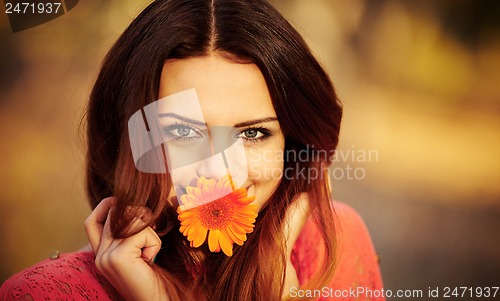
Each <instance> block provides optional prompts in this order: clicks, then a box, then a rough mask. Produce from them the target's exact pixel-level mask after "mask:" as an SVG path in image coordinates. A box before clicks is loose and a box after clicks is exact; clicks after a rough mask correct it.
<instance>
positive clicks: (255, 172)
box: [247, 148, 283, 183]
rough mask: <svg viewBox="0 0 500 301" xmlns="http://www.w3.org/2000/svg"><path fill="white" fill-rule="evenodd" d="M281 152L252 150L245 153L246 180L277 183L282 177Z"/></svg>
mask: <svg viewBox="0 0 500 301" xmlns="http://www.w3.org/2000/svg"><path fill="white" fill-rule="evenodd" d="M282 153H283V152H282V151H281V150H275V149H265V148H259V149H256V148H253V149H250V150H249V151H247V164H248V178H249V180H250V181H252V182H254V183H256V182H263V181H266V182H269V181H270V182H279V180H280V179H281V177H282V176H283V155H282Z"/></svg>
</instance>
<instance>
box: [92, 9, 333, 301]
mask: <svg viewBox="0 0 500 301" xmlns="http://www.w3.org/2000/svg"><path fill="white" fill-rule="evenodd" d="M214 52H217V53H223V54H227V55H229V56H232V57H235V58H240V59H243V60H245V61H250V62H252V63H254V64H256V65H257V66H258V67H259V68H260V71H261V72H262V74H263V76H264V78H265V80H266V83H267V87H268V89H269V93H270V95H271V98H272V102H273V106H274V109H275V111H276V114H277V117H278V120H279V123H280V127H281V129H282V131H283V133H284V135H285V152H290V151H292V152H293V151H295V152H299V151H302V152H307V157H308V158H309V159H308V160H292V159H288V160H287V159H286V158H285V163H284V164H285V166H284V168H285V169H287V168H288V169H308V170H310V169H315V170H316V171H324V170H325V168H327V166H328V165H329V164H330V162H331V161H330V160H331V158H330V157H325V156H319V155H318V153H320V151H321V152H327V153H329V154H333V152H334V150H335V148H336V146H337V142H338V134H339V128H340V120H341V116H342V108H341V105H340V103H339V101H338V100H337V97H336V94H335V91H334V88H333V85H332V83H331V81H330V79H329V77H328V76H327V74H326V73H325V71H324V70H323V69H322V67H321V66H320V65H319V63H318V62H317V61H316V59H315V58H314V57H313V55H312V54H311V52H310V50H309V49H308V47H307V46H306V44H305V42H304V41H303V39H302V38H301V36H300V35H299V34H298V33H297V31H296V30H295V29H294V28H293V27H292V26H291V25H290V24H289V23H288V22H287V21H286V20H285V19H284V18H283V17H282V16H281V15H280V13H279V12H278V11H276V10H275V9H274V8H273V7H272V6H271V5H270V4H268V3H267V2H266V1H264V0H190V1H187V0H186V1H181V0H164V1H154V2H153V3H151V4H150V5H149V6H148V7H147V8H146V9H145V10H144V11H143V12H142V13H141V14H140V15H139V16H138V17H137V18H136V19H135V20H134V21H133V22H132V23H131V24H130V26H129V27H128V28H127V29H126V30H125V32H124V33H123V34H122V35H121V36H120V37H119V39H118V40H117V42H116V43H115V44H114V46H113V47H112V48H111V50H110V51H109V53H108V54H107V56H106V58H105V60H104V62H103V64H102V68H101V71H100V73H99V76H98V78H97V80H96V83H95V85H94V88H93V90H92V93H91V95H90V100H89V105H88V110H87V142H88V152H87V165H86V167H87V169H86V173H87V174H86V188H87V193H88V198H89V201H90V204H91V206H92V207H95V206H97V204H98V203H99V202H100V201H101V200H102V199H103V198H105V197H108V196H110V195H114V196H116V197H117V199H118V202H117V205H116V206H117V210H114V211H113V213H114V214H113V216H112V217H111V218H112V221H113V223H112V227H111V230H112V232H113V235H114V236H115V237H124V236H126V235H130V233H127V231H126V230H127V227H128V225H129V223H130V221H131V218H132V216H131V215H130V214H125V212H126V210H125V208H126V207H127V206H146V207H148V208H150V209H151V210H152V212H153V217H154V218H153V219H152V220H151V225H152V224H155V226H156V227H157V229H158V231H159V232H160V236H161V239H162V241H163V245H162V249H161V251H160V253H159V254H158V256H157V259H156V265H155V268H156V269H158V272H159V273H160V274H161V275H162V277H163V279H164V280H165V282H166V284H167V290H168V293H169V295H170V296H171V298H172V300H186V299H190V298H192V299H196V300H200V299H205V300H280V299H281V298H282V295H283V287H284V271H285V268H286V255H285V254H286V252H287V250H285V237H284V232H283V227H284V220H283V218H282V217H283V216H285V212H286V210H287V208H288V207H289V205H290V204H291V203H292V202H293V201H294V199H296V196H297V195H298V193H300V192H307V194H308V199H309V206H310V212H311V216H312V217H313V218H314V220H315V222H316V223H317V225H318V228H319V229H320V231H321V234H322V236H323V238H324V245H325V254H322V255H323V256H321V257H322V258H323V259H324V262H323V264H320V265H319V272H318V273H317V274H316V275H315V277H314V278H313V279H312V280H311V281H310V282H309V283H307V284H306V285H305V286H306V287H309V288H319V287H321V286H322V285H325V284H327V283H328V282H329V281H330V279H331V277H332V275H333V271H334V266H335V245H336V244H335V227H334V223H333V219H334V216H333V211H332V207H331V200H330V196H329V190H328V183H327V179H326V178H325V177H323V176H322V174H321V176H320V177H316V178H304V177H288V178H283V179H282V180H281V182H280V184H279V185H278V187H277V188H276V191H275V192H274V194H273V195H272V196H271V197H270V199H269V201H268V202H267V204H266V205H265V206H264V207H263V208H262V210H261V211H260V213H259V217H258V219H257V222H256V225H255V230H254V232H253V233H251V234H249V235H248V241H247V242H246V243H245V244H244V245H243V246H241V247H240V246H236V245H235V247H234V254H233V256H232V257H229V258H228V257H226V256H225V255H224V254H223V253H210V252H208V250H207V248H205V247H204V246H202V247H200V248H198V249H193V248H191V247H189V245H188V244H187V241H186V239H185V238H184V237H183V236H182V234H181V233H180V232H179V230H178V227H179V221H178V220H177V215H176V213H175V209H176V208H173V206H171V205H170V204H169V203H168V200H167V199H168V195H169V192H170V191H171V189H172V184H171V180H170V178H169V175H168V173H167V174H147V173H142V172H139V171H138V170H137V169H136V168H135V166H134V162H133V159H132V154H131V149H130V142H129V138H128V129H127V122H128V119H129V118H130V116H132V114H133V113H135V112H136V111H138V110H140V109H141V108H143V107H144V106H145V105H147V104H149V103H151V102H153V101H155V100H157V98H158V89H159V81H160V76H161V71H162V68H163V65H164V63H165V61H166V60H167V59H170V58H187V57H196V56H204V55H207V54H210V53H214Z"/></svg>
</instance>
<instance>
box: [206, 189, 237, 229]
mask: <svg viewBox="0 0 500 301" xmlns="http://www.w3.org/2000/svg"><path fill="white" fill-rule="evenodd" d="M197 209H198V214H199V218H200V222H201V223H202V225H203V226H204V227H206V228H207V229H209V230H212V229H222V228H224V227H226V226H227V225H228V224H229V223H230V222H231V221H232V217H233V215H234V210H235V206H234V204H233V202H232V200H231V198H230V197H228V196H225V197H223V198H220V199H218V200H215V201H213V202H210V203H208V204H205V205H202V206H199V207H198V208H197Z"/></svg>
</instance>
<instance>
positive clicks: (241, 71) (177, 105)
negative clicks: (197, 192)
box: [158, 55, 284, 209]
mask: <svg viewBox="0 0 500 301" xmlns="http://www.w3.org/2000/svg"><path fill="white" fill-rule="evenodd" d="M173 94H176V95H173ZM165 97H166V98H165ZM159 98H160V99H162V98H163V99H164V101H163V105H162V104H160V105H159V108H158V110H159V115H160V119H159V124H160V128H161V129H162V131H163V132H164V133H166V135H167V136H168V142H167V149H168V150H167V153H168V155H167V156H168V157H169V167H170V172H171V174H172V178H173V182H174V187H175V189H176V192H177V194H178V195H179V193H180V194H182V193H183V192H185V189H186V186H187V185H193V183H196V179H197V178H199V177H202V176H203V177H206V178H214V179H216V180H219V179H220V178H221V177H223V176H224V175H225V174H227V173H228V171H229V173H230V174H231V176H232V177H233V178H234V179H236V181H235V182H236V184H237V186H238V187H244V188H247V189H248V195H254V196H255V203H256V204H257V205H258V207H259V209H260V208H262V206H263V205H264V204H265V203H266V201H267V200H268V198H269V196H270V195H271V194H272V192H273V191H274V190H275V189H276V187H277V185H278V184H279V182H280V180H281V177H282V174H283V150H284V137H283V133H282V132H281V129H280V125H279V123H278V121H277V118H276V112H275V111H274V108H273V105H272V103H271V97H270V95H269V91H268V89H267V85H266V82H265V80H264V77H263V76H262V73H261V72H260V70H259V68H258V67H257V66H256V65H254V64H242V63H236V62H234V61H231V60H229V59H226V58H223V57H221V56H218V55H210V56H203V57H195V58H188V59H176V60H169V61H167V62H166V63H165V65H164V66H163V70H162V75H161V79H160V90H159ZM193 150H195V151H193ZM207 152H208V153H207ZM221 154H222V155H221Z"/></svg>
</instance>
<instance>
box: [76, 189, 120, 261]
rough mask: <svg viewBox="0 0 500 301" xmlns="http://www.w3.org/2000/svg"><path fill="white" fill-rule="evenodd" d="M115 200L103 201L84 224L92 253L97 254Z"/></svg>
mask: <svg viewBox="0 0 500 301" xmlns="http://www.w3.org/2000/svg"><path fill="white" fill-rule="evenodd" d="M115 202H116V199H115V198H114V197H109V198H105V199H103V200H102V201H101V202H100V203H99V205H97V207H95V209H94V210H93V211H92V213H91V214H90V215H89V217H87V219H86V220H85V222H84V227H85V232H86V233H87V237H88V239H89V242H90V245H91V246H92V250H94V253H97V250H98V249H99V244H100V242H101V237H102V232H103V228H104V224H105V222H106V219H107V217H108V212H109V210H110V209H111V207H112V206H114V204H115Z"/></svg>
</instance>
